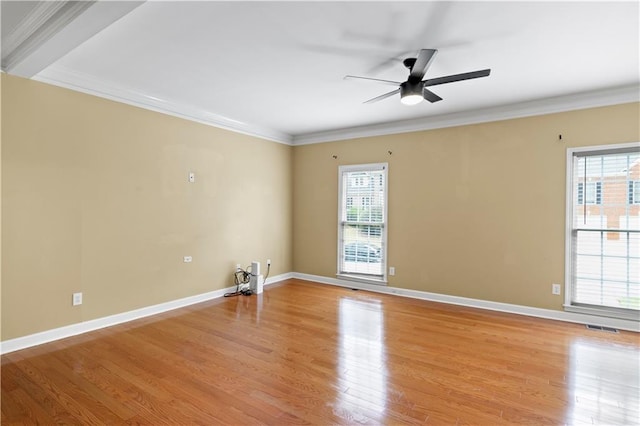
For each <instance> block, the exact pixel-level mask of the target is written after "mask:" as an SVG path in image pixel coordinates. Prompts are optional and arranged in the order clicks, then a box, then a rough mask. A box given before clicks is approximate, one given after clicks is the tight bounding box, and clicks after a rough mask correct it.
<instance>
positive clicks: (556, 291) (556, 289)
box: [551, 284, 560, 296]
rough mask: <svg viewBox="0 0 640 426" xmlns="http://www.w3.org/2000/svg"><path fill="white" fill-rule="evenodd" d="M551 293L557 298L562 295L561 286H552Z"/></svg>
mask: <svg viewBox="0 0 640 426" xmlns="http://www.w3.org/2000/svg"><path fill="white" fill-rule="evenodd" d="M551 293H552V294H555V295H556V296H559V295H560V284H551Z"/></svg>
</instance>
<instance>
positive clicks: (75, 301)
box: [71, 293, 82, 306]
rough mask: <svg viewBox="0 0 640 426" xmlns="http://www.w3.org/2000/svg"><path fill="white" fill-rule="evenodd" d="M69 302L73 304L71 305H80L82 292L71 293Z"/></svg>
mask: <svg viewBox="0 0 640 426" xmlns="http://www.w3.org/2000/svg"><path fill="white" fill-rule="evenodd" d="M71 303H72V304H73V306H78V305H82V293H73V298H72V301H71Z"/></svg>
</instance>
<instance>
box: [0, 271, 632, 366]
mask: <svg viewBox="0 0 640 426" xmlns="http://www.w3.org/2000/svg"><path fill="white" fill-rule="evenodd" d="M290 278H297V279H300V280H305V281H312V282H316V283H320V284H330V285H335V286H340V287H347V288H357V289H360V290H368V291H373V292H377V293H386V294H395V295H398V296H404V297H411V298H414V299H422V300H429V301H432V302H440V303H449V304H452V305H461V306H469V307H472V308H479V309H487V310H491V311H499V312H508V313H512V314H518V315H527V316H531V317H537V318H546V319H551V320H557V321H565V322H573V323H578V324H593V325H600V326H604V327H613V328H618V329H621V330H628V331H635V332H640V322H638V321H632V320H623V319H616V318H607V317H602V316H596V315H586V314H579V313H573V312H564V311H554V310H551V309H542V308H533V307H529V306H522V305H512V304H509V303H500V302H491V301H487V300H479V299H470V298H467V297H459V296H449V295H446V294H438V293H429V292H426V291H418V290H409V289H404V288H398V287H390V286H382V285H376V284H366V283H362V282H355V281H348V280H341V279H337V278H328V277H323V276H320V275H310V274H302V273H298V272H287V273H285V274H281V275H276V276H273V277H269V278H268V279H267V281H266V282H265V286H269V285H271V284H275V283H277V282H280V281H284V280H288V279H290ZM234 290H235V286H231V287H227V288H224V289H220V290H215V291H211V292H208V293H202V294H198V295H195V296H190V297H185V298H183V299H177V300H172V301H169V302H165V303H160V304H158V305H153V306H147V307H144V308H140V309H135V310H133V311H128V312H123V313H121V314H116V315H110V316H107V317H103V318H97V319H95V320H91V321H84V322H81V323H77V324H71V325H67V326H64V327H59V328H54V329H52V330H47V331H43V332H40V333H35V334H30V335H28V336H23V337H18V338H15V339H10V340H5V341H3V342H0V354H6V353H9V352H14V351H17V350H20V349H26V348H29V347H32V346H37V345H41V344H43V343H48V342H52V341H54V340H59V339H64V338H67V337H71V336H76V335H78V334H82V333H87V332H89V331H94V330H99V329H101V328H106V327H111V326H113V325H117V324H122V323H125V322H129V321H133V320H136V319H140V318H144V317H148V316H151V315H156V314H161V313H163V312H168V311H171V310H174V309H178V308H183V307H185V306H189V305H193V304H196V303H201V302H206V301H207V300H212V299H217V298H219V297H222V296H224V294H225V293H228V292H230V291H234Z"/></svg>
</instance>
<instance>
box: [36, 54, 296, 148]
mask: <svg viewBox="0 0 640 426" xmlns="http://www.w3.org/2000/svg"><path fill="white" fill-rule="evenodd" d="M33 80H37V81H40V82H43V83H48V84H52V85H54V86H60V87H64V88H67V89H71V90H75V91H78V92H82V93H86V94H89V95H93V96H98V97H101V98H105V99H109V100H112V101H116V102H121V103H124V104H128V105H132V106H136V107H140V108H144V109H148V110H151V111H156V112H160V113H163V114H167V115H171V116H174V117H179V118H184V119H186V120H190V121H195V122H198V123H201V124H206V125H209V126H214V127H218V128H222V129H226V130H231V131H233V132H237V133H242V134H245V135H249V136H254V137H258V138H261V139H267V140H269V141H273V142H279V143H282V144H285V145H291V141H292V137H291V135H289V134H286V133H283V132H279V131H277V130H275V129H271V128H267V127H261V126H255V125H252V124H249V123H244V122H241V121H237V120H233V119H231V118H227V117H224V116H222V115H219V114H215V113H212V112H209V111H206V110H203V109H200V108H194V107H192V106H189V105H185V104H179V103H176V102H171V101H168V100H164V99H160V98H157V97H155V96H150V95H147V94H145V93H142V92H139V91H137V90H134V89H130V88H125V87H122V86H117V85H115V84H110V83H108V82H105V81H102V80H99V79H97V78H95V77H93V76H90V75H87V74H84V73H79V72H77V71H72V70H70V69H67V68H64V67H61V66H59V65H56V66H54V67H50V68H48V69H46V70H45V71H43V72H41V73H39V74H37V75H36V76H35V77H34V78H33Z"/></svg>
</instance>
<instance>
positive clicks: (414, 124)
mask: <svg viewBox="0 0 640 426" xmlns="http://www.w3.org/2000/svg"><path fill="white" fill-rule="evenodd" d="M631 102H640V85H629V86H620V87H613V88H608V89H603V90H594V91H590V92H583V93H575V94H570V95H565V96H557V97H553V98H545V99H536V100H532V101H528V102H520V103H516V104H509V105H500V106H496V107H489V108H482V109H478V110H471V111H463V112H458V113H452V114H443V115H437V116H432V117H424V118H417V119H411V120H402V121H394V122H389V123H381V124H374V125H370V126H359V127H350V128H344V129H337V130H329V131H326V132H317V133H309V134H304V135H297V136H294V138H293V145H294V146H296V145H308V144H315V143H323V142H334V141H340V140H347V139H356V138H364V137H373V136H385V135H390V134H398V133H408V132H418V131H423V130H434V129H442V128H446V127H455V126H464V125H469V124H478V123H487V122H491V121H500V120H509V119H513V118H523V117H532V116H536V115H544V114H553V113H558V112H566V111H573V110H579V109H586V108H596V107H602V106H610V105H619V104H625V103H631Z"/></svg>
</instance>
